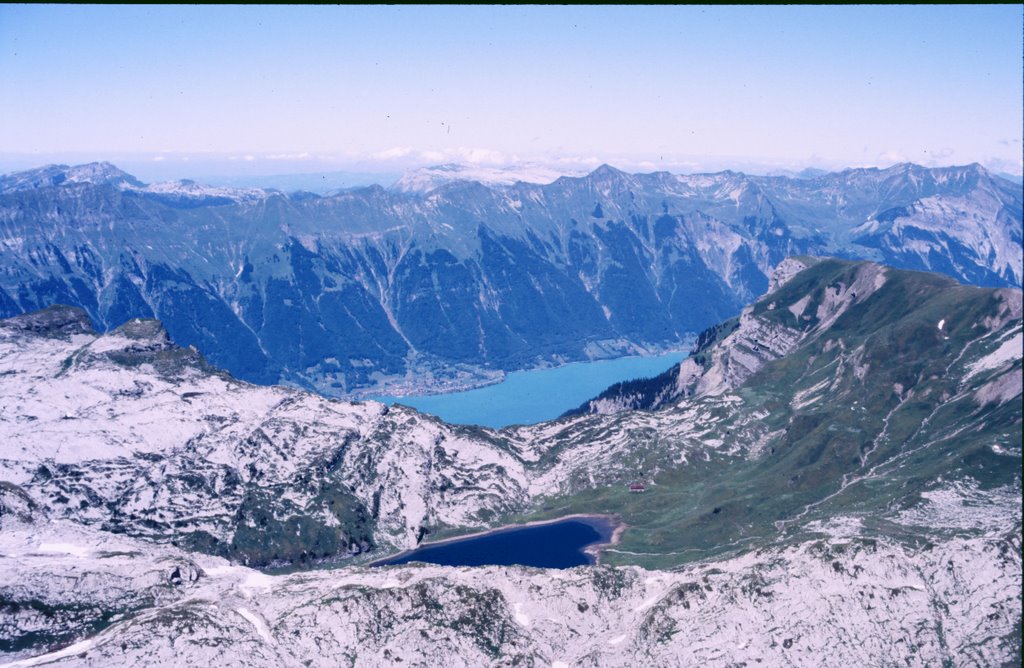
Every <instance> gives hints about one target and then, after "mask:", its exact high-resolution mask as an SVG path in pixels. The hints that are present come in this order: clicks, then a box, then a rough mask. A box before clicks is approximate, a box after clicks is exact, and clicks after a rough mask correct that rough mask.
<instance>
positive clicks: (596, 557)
mask: <svg viewBox="0 0 1024 668" xmlns="http://www.w3.org/2000/svg"><path fill="white" fill-rule="evenodd" d="M590 519H600V520H605V521H607V522H608V525H609V527H608V528H609V529H610V530H611V533H610V534H609V536H608V539H607V540H603V539H604V534H603V532H601V531H599V530H598V533H599V534H601V537H602V540H600V541H598V542H595V543H591V544H590V545H586V546H585V547H583V548H581V550H580V552H582V553H583V554H585V555H586V556H587V557H588V558H589V559H590V560H591V563H590V564H589V565H591V566H598V565H600V563H601V551H602V550H603V549H605V548H607V547H612V546H614V545H617V544H618V543H619V541H620V540H621V538H622V533H623V532H624V531H625V530H626V529H627V528H628V525H626V524H625V523H624V522H623V521H622V519H621V518H620V517H619V516H618V515H612V514H607V513H573V514H571V515H563V516H561V517H557V518H554V519H550V520H534V521H531V522H524V523H522V524H506V525H503V526H500V527H495V528H493V529H481V530H480V531H475V532H473V533H467V534H462V535H459V536H453V537H451V538H442V539H441V540H436V541H428V542H424V543H420V544H419V545H417V546H416V547H414V548H410V549H407V550H403V551H401V552H399V553H397V554H392V555H388V556H386V557H381V558H380V559H375V560H373V561H371V562H370V563H368V564H366V566H369V567H372V568H379V567H382V566H384V565H387V564H385V563H384V562H388V561H393V560H395V559H401V558H402V557H404V556H406V555H409V554H411V553H413V552H415V551H416V550H420V549H423V548H428V547H437V546H440V545H447V544H451V543H457V542H459V541H463V540H469V539H472V538H480V537H481V536H491V535H497V534H502V533H509V532H511V531H516V530H519V529H528V528H531V527H538V526H544V525H549V524H558V523H559V522H565V521H567V520H577V521H583V520H590ZM466 568H476V567H475V566H470V567H466Z"/></svg>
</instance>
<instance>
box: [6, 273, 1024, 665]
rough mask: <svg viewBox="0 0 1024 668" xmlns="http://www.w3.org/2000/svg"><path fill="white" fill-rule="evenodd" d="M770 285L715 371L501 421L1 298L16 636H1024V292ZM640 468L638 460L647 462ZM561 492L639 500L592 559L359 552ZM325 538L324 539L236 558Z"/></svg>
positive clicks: (272, 644)
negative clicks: (630, 404)
mask: <svg viewBox="0 0 1024 668" xmlns="http://www.w3.org/2000/svg"><path fill="white" fill-rule="evenodd" d="M772 284H773V288H774V290H773V291H772V292H770V293H769V294H767V295H765V296H764V297H763V298H761V299H760V300H758V301H757V302H756V303H754V304H753V305H751V306H750V307H748V308H747V309H745V310H744V312H743V314H742V315H741V316H740V318H739V320H738V321H737V323H736V324H735V325H729V326H727V327H723V328H720V331H719V333H717V334H714V335H709V336H708V337H705V341H704V345H703V349H702V351H701V352H700V353H699V354H698V356H703V357H702V360H704V361H703V362H701V363H700V366H701V369H702V371H701V372H699V373H695V374H693V375H692V376H687V378H689V380H688V381H687V382H686V383H682V384H681V385H682V387H683V391H682V392H681V393H680V394H678V396H676V397H675V398H673V399H672V400H671V401H667V402H665V406H664V407H663V408H662V409H661V410H657V411H623V412H617V413H615V414H607V415H606V414H589V415H580V416H574V417H570V418H565V419H562V420H558V421H554V422H551V423H545V424H540V425H534V426H530V427H518V428H510V429H505V430H500V431H492V430H485V429H464V428H456V427H452V426H448V425H444V424H443V423H440V422H438V421H436V420H434V419H431V418H429V417H427V416H423V415H420V414H417V413H415V412H414V411H411V410H407V409H403V408H394V409H390V410H388V409H385V408H384V407H383V406H381V405H380V404H376V403H373V402H367V403H365V404H351V403H344V402H339V401H332V400H328V399H324V398H322V397H318V396H316V395H312V394H307V393H304V392H301V391H297V390H290V389H283V388H266V387H258V386H252V385H248V384H246V383H243V382H239V381H236V380H234V379H233V378H231V377H230V376H228V375H226V374H224V373H222V372H219V371H217V370H216V369H214V368H212V367H210V366H209V365H208V364H207V363H206V362H205V361H204V360H203V359H202V357H200V356H199V355H198V354H196V353H195V352H193V351H190V350H188V349H182V348H178V347H176V346H174V345H172V344H171V343H170V342H168V340H167V338H166V335H165V334H164V332H163V331H162V330H161V329H160V328H159V327H158V326H157V325H156V324H155V323H153V322H130V323H128V324H127V325H125V326H124V327H122V328H121V329H119V330H115V331H113V332H110V333H107V334H98V333H96V332H94V331H92V330H91V328H90V325H89V323H88V319H87V318H86V317H85V315H84V314H83V313H82V312H81V311H76V310H73V309H68V308H53V309H48V310H46V311H42V312H39V313H35V314H31V315H26V316H19V317H17V318H14V319H10V320H7V321H5V322H3V323H2V324H0V374H2V376H0V377H2V378H3V382H2V383H0V391H2V392H3V395H4V396H3V401H2V402H0V407H2V408H0V411H2V412H0V429H2V437H3V440H4V442H5V443H7V444H8V445H7V446H6V447H5V450H4V453H3V459H2V460H0V481H2V482H0V524H2V527H0V528H2V531H0V555H2V556H0V572H2V573H3V574H4V575H3V577H0V583H3V584H2V585H0V601H2V607H0V636H2V637H0V643H3V644H2V645H0V651H3V652H5V653H6V654H7V656H8V657H9V658H12V659H18V660H23V661H25V662H26V663H25V664H22V665H42V664H48V663H67V664H73V665H110V664H111V663H147V664H161V663H164V664H174V665H192V664H199V663H209V662H210V661H211V660H215V661H219V662H222V663H227V664H230V665H234V664H241V663H246V664H247V665H252V664H258V665H263V664H268V665H270V664H273V665H319V664H320V663H323V662H330V663H331V664H332V665H335V664H336V663H337V662H338V657H339V656H341V657H345V660H346V661H350V662H352V663H354V664H357V665H385V664H387V665H391V664H393V663H396V662H397V660H398V659H401V660H402V662H403V663H408V664H410V665H436V664H437V663H439V662H445V663H452V664H453V665H463V664H465V665H480V664H485V665H488V664H489V665H511V664H522V665H532V664H543V665H556V664H558V663H559V662H560V663H562V664H564V665H636V664H637V663H638V662H641V661H643V662H647V663H651V664H654V665H675V664H683V665H686V664H696V663H701V664H708V665H733V664H735V663H737V662H743V661H746V662H748V663H750V662H757V661H759V660H760V661H762V662H764V663H766V664H779V663H791V664H797V665H823V664H824V665H838V664H841V663H846V662H851V661H852V662H857V663H869V664H879V663H881V664H886V663H896V662H900V663H902V662H909V663H910V664H912V665H915V664H921V665H926V664H933V663H943V662H949V663H953V664H958V663H964V662H968V663H970V662H975V663H981V664H986V665H993V664H995V665H998V664H1000V663H1011V664H1012V663H1013V662H1014V661H1015V660H1018V659H1019V657H1020V641H1019V630H1020V618H1021V597H1020V587H1021V531H1020V526H1021V501H1020V499H1021V479H1020V466H1021V449H1020V442H1021V410H1020V395H1021V376H1022V372H1021V356H1022V354H1021V347H1022V344H1021V340H1022V339H1021V337H1022V319H1021V311H1022V306H1021V293H1020V291H1019V290H1014V289H984V288H976V287H969V286H961V285H957V284H956V283H955V282H954V281H952V280H950V279H947V278H944V277H941V276H937V275H934V274H922V273H916V272H907V271H899V270H894V269H890V268H886V267H882V266H880V265H875V264H872V263H851V262H844V261H838V260H812V259H810V258H800V259H796V260H793V261H790V262H787V263H784V264H783V266H782V267H781V268H780V270H779V271H778V272H777V273H776V274H775V276H774V277H773V281H772ZM755 347H756V348H757V349H755ZM678 378H679V375H678V374H677V379H678ZM679 386H680V383H679V382H678V381H677V383H676V385H675V387H679ZM637 480H642V481H644V482H645V483H647V488H648V489H647V491H646V492H644V493H643V494H630V493H629V492H628V490H627V489H626V484H627V483H629V482H633V481H637ZM569 512H590V513H596V512H601V513H611V514H614V515H616V516H617V517H618V518H620V521H621V522H623V523H624V524H625V525H626V526H627V528H626V530H625V532H624V533H623V534H622V536H621V540H620V542H619V543H618V544H616V545H614V546H611V547H609V548H607V549H605V550H604V552H603V554H602V561H603V563H604V564H605V565H603V566H600V567H597V568H586V567H585V568H579V569H573V570H569V571H544V570H536V569H528V568H484V569H458V568H441V567H431V566H415V565H411V566H401V567H388V568H382V569H373V568H365V567H360V566H358V565H355V564H358V563H360V562H365V560H366V559H367V557H369V556H371V555H374V554H380V553H381V552H383V551H386V550H393V549H396V548H400V547H405V546H408V545H413V544H415V543H416V542H417V541H418V540H420V539H421V538H423V537H424V536H425V535H427V534H426V532H428V531H429V532H431V533H434V534H436V533H438V532H452V531H456V530H463V531H464V530H467V529H469V528H471V527H479V526H485V525H489V524H496V523H502V522H507V521H510V520H515V519H533V518H542V517H551V516H557V515H561V514H565V513H569ZM324 558H327V559H333V560H335V561H338V562H339V563H338V564H336V565H335V566H334V567H333V568H331V569H330V570H326V571H324V570H310V571H299V572H294V573H291V574H284V575H267V574H263V573H260V572H257V571H253V570H249V569H248V568H246V567H244V566H243V565H241V564H244V563H246V562H248V563H249V564H250V565H268V564H274V563H278V564H280V563H284V562H289V563H291V564H292V565H293V566H300V567H301V566H302V565H309V564H310V562H312V561H320V560H323V559H324ZM349 564H351V565H349ZM72 590H73V591H72ZM69 643H70V644H69ZM46 651H52V652H53V653H52V654H49V655H45V656H36V655H39V654H40V653H42V652H46ZM31 656H35V657H36V658H29V657H31Z"/></svg>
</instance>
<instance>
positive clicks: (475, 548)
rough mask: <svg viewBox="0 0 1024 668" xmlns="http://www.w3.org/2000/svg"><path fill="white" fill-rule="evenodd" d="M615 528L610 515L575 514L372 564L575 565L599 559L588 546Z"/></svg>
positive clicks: (428, 547) (608, 537)
mask: <svg viewBox="0 0 1024 668" xmlns="http://www.w3.org/2000/svg"><path fill="white" fill-rule="evenodd" d="M612 532H613V527H612V522H611V520H610V519H608V518H606V517H597V516H595V517H574V518H571V519H565V520H558V521H555V522H549V523H546V524H535V525H533V526H524V527H514V528H507V529H497V530H495V531H490V532H488V533H485V534H482V535H479V536H471V537H468V538H459V539H454V540H450V541H445V542H442V543H435V544H433V545H430V544H427V545H424V546H423V547H420V548H418V549H416V550H413V551H411V552H405V553H403V554H400V555H398V556H396V557H391V558H389V559H382V560H380V561H377V562H374V564H373V565H374V566H394V565H397V564H407V563H409V562H412V561H422V562H425V563H429V564H440V565H442V566H534V567H536V568H572V567H573V566H585V565H587V564H592V563H594V559H593V557H591V556H590V555H589V554H587V553H586V552H585V551H584V548H586V547H588V546H590V545H594V544H597V543H607V542H608V541H610V540H611V536H612Z"/></svg>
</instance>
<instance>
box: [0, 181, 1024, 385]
mask: <svg viewBox="0 0 1024 668" xmlns="http://www.w3.org/2000/svg"><path fill="white" fill-rule="evenodd" d="M408 190H409V192H406V191H405V190H404V189H394V190H385V189H383V188H379V187H371V188H363V189H358V190H352V191H347V192H344V193H339V194H336V195H332V196H327V197H321V196H317V195H313V194H311V193H293V194H291V195H286V194H283V193H280V192H275V191H263V190H256V189H248V190H240V189H230V188H212V187H206V186H201V185H199V184H195V183H192V182H188V181H185V182H178V183H170V184H152V185H145V184H142V183H140V182H139V181H137V180H136V179H134V178H133V177H131V176H130V175H128V174H125V173H124V172H122V171H120V170H118V169H117V168H116V167H114V166H112V165H109V164H106V163H100V164H93V165H84V166H78V167H62V166H51V167H47V168H43V169H40V170H33V171H29V172H22V173H18V174H12V175H8V176H4V177H0V267H2V269H0V316H9V315H15V314H18V313H21V312H27V311H32V310H36V309H39V308H43V307H45V306H48V305H51V304H56V303H64V304H71V305H76V306H79V307H81V308H84V309H85V310H86V312H87V313H88V314H89V317H90V319H91V320H92V322H93V324H94V326H95V327H97V328H98V329H99V330H107V329H111V328H114V327H117V326H119V325H121V324H123V323H124V322H126V321H128V320H130V319H133V318H152V317H156V318H158V319H160V320H161V321H162V322H163V323H164V325H165V327H166V328H167V330H168V331H169V332H170V334H171V336H172V337H173V338H174V340H175V341H177V342H179V343H180V344H182V345H194V346H196V347H197V349H199V350H200V351H201V352H202V353H203V354H204V355H205V356H206V357H207V358H208V359H210V360H211V362H212V363H214V364H216V365H218V366H220V367H222V368H226V369H228V370H229V371H231V372H232V374H233V375H235V376H236V377H238V378H241V379H244V380H249V381H253V382H260V383H274V382H279V381H280V382H286V383H289V384H292V385H299V386H303V387H307V388H315V389H317V390H318V391H320V392H322V393H327V394H333V395H339V394H349V395H351V394H352V393H357V392H360V391H368V388H371V387H376V388H377V389H378V390H379V389H382V387H383V386H385V385H387V386H390V390H391V391H390V392H389V393H390V394H401V393H402V391H403V390H420V391H422V389H423V387H424V386H425V385H426V384H431V383H432V384H434V385H435V386H436V385H444V384H446V383H447V384H452V383H456V384H457V383H465V382H472V381H474V380H480V379H482V378H489V377H493V375H494V374H495V373H500V371H501V370H508V369H518V368H523V367H525V366H529V365H533V364H538V363H547V362H552V361H556V362H557V361H564V360H571V359H585V358H593V357H601V356H609V355H614V354H620V353H623V352H628V351H637V350H653V349H658V348H662V347H666V346H673V345H678V344H679V342H680V341H681V340H683V339H684V338H685V337H686V336H687V335H688V334H692V333H695V332H699V331H701V330H703V329H705V328H707V327H709V326H712V325H714V324H716V323H718V322H720V321H721V320H723V319H726V318H728V317H731V316H734V315H735V314H737V313H738V312H739V311H740V309H741V307H742V306H743V305H744V304H746V303H748V302H749V301H750V300H752V299H753V298H755V297H757V296H758V295H760V294H762V293H763V292H764V290H765V289H766V287H767V276H768V274H769V273H770V271H771V269H772V267H774V266H775V265H776V264H778V263H779V262H780V261H781V260H783V259H784V258H785V257H786V256H789V255H794V254H800V253H811V254H829V255H842V256H846V257H856V258H868V259H874V260H881V261H885V262H887V263H889V264H892V265H894V266H900V267H907V268H912V269H927V270H932V271H939V272H943V273H946V274H948V275H950V276H953V277H954V278H957V279H958V280H961V281H964V282H969V283H974V284H978V285H987V286H1018V287H1019V286H1020V285H1021V275H1022V257H1021V225H1022V222H1021V221H1022V194H1021V188H1020V186H1019V185H1017V184H1013V183H1010V182H1009V181H1006V180H1004V179H1002V178H1000V177H997V176H993V175H991V174H989V173H988V172H986V171H985V170H984V169H983V168H981V167H980V166H978V165H970V166H966V167H950V168H942V169H925V168H922V167H918V166H915V165H899V166H896V167H892V168H890V169H886V170H877V169H855V170H847V171H844V172H838V173H834V174H824V175H819V176H815V177H813V178H787V177H751V176H747V175H744V174H739V173H734V172H722V173H719V174H709V175H692V176H676V175H671V174H668V173H654V174H627V173H624V172H620V171H618V170H615V169H613V168H611V167H607V166H604V167H601V168H599V169H597V170H595V171H594V172H593V173H591V174H589V175H587V176H584V177H579V178H568V177H564V178H559V179H557V180H556V181H554V182H553V183H550V184H548V185H536V184H529V183H523V182H516V183H512V184H494V185H488V186H485V185H482V184H480V183H478V182H474V181H467V180H462V179H458V180H454V181H445V180H443V179H442V180H440V181H437V182H436V185H435V182H434V181H431V180H428V181H427V182H426V183H425V185H424V184H420V185H419V186H417V187H416V188H409V189H408Z"/></svg>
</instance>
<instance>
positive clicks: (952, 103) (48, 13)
mask: <svg viewBox="0 0 1024 668" xmlns="http://www.w3.org/2000/svg"><path fill="white" fill-rule="evenodd" d="M1022 29H1024V18H1022V10H1021V7H1020V6H1019V5H1018V6H988V7H971V6H938V7H852V8H848V7H782V8H777V7H707V8H700V7H639V8H633V7H628V8H627V7H618V8H614V7H613V8H606V7H594V8H590V7H588V8H582V7H573V8H565V7H475V8H460V7H271V8H262V7H215V8H205V7H170V8H165V7H122V6H110V7H103V6H12V5H0V152H2V153H3V154H5V157H7V158H8V159H10V156H12V155H14V154H30V155H29V156H28V157H27V158H25V156H24V155H22V157H23V158H25V159H27V160H29V161H31V160H33V159H36V161H37V162H42V161H52V160H51V159H52V158H54V157H57V158H60V157H61V156H67V157H68V159H72V160H77V159H82V158H92V159H115V160H116V159H118V158H121V159H122V160H123V159H125V156H130V157H131V158H132V159H133V160H154V159H155V160H157V161H163V162H165V163H166V162H169V163H178V162H180V161H182V160H184V159H185V158H190V159H192V160H193V161H196V160H200V159H201V158H203V156H204V155H205V157H206V158H210V159H224V160H225V163H224V164H228V163H227V162H226V159H227V158H228V157H231V158H235V160H234V162H236V163H237V164H239V165H241V164H242V163H249V164H250V165H252V164H255V163H258V164H260V165H262V166H263V167H262V168H263V169H264V170H265V171H266V170H269V171H274V169H278V170H281V169H287V170H295V169H301V166H302V165H303V164H308V165H311V166H315V167H316V168H317V169H319V168H322V165H324V164H336V165H338V167H339V168H343V167H346V168H352V167H359V168H365V169H397V168H401V167H404V166H407V165H410V164H423V163H437V162H445V161H453V160H455V161H459V160H469V161H476V162H481V163H485V164H502V163H505V162H511V161H524V160H528V161H541V162H550V161H552V160H556V159H563V160H565V161H566V164H573V165H586V164H596V163H597V162H604V161H608V162H612V163H613V164H619V165H621V166H623V167H626V168H639V167H650V168H659V167H661V168H671V169H676V170H678V171H686V170H687V169H688V168H694V169H699V168H705V167H719V168H720V167H722V166H728V165H729V164H732V163H735V164H736V165H737V166H743V165H751V164H769V165H770V164H778V165H786V166H803V165H817V166H826V167H838V166H847V165H874V164H881V165H886V164H890V163H892V162H894V161H902V160H905V159H909V160H913V161H916V162H921V163H924V164H961V163H967V162H973V161H978V162H982V163H983V164H986V165H987V166H989V167H990V168H993V169H995V170H997V171H1010V172H1014V173H1018V174H1019V173H1020V172H1021V153H1022V146H1021V127H1022V125H1024V111H1022V99H1024V86H1022V82H1024V72H1022V58H1024V46H1022V38H1021V35H1022ZM305 154H308V155H305ZM247 156H248V157H250V158H251V159H250V160H246V157H247ZM37 158H38V159H37ZM44 158H45V160H44ZM8 161H9V160H8ZM193 164H196V162H193ZM240 168H241V167H240ZM185 171H187V170H185Z"/></svg>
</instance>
